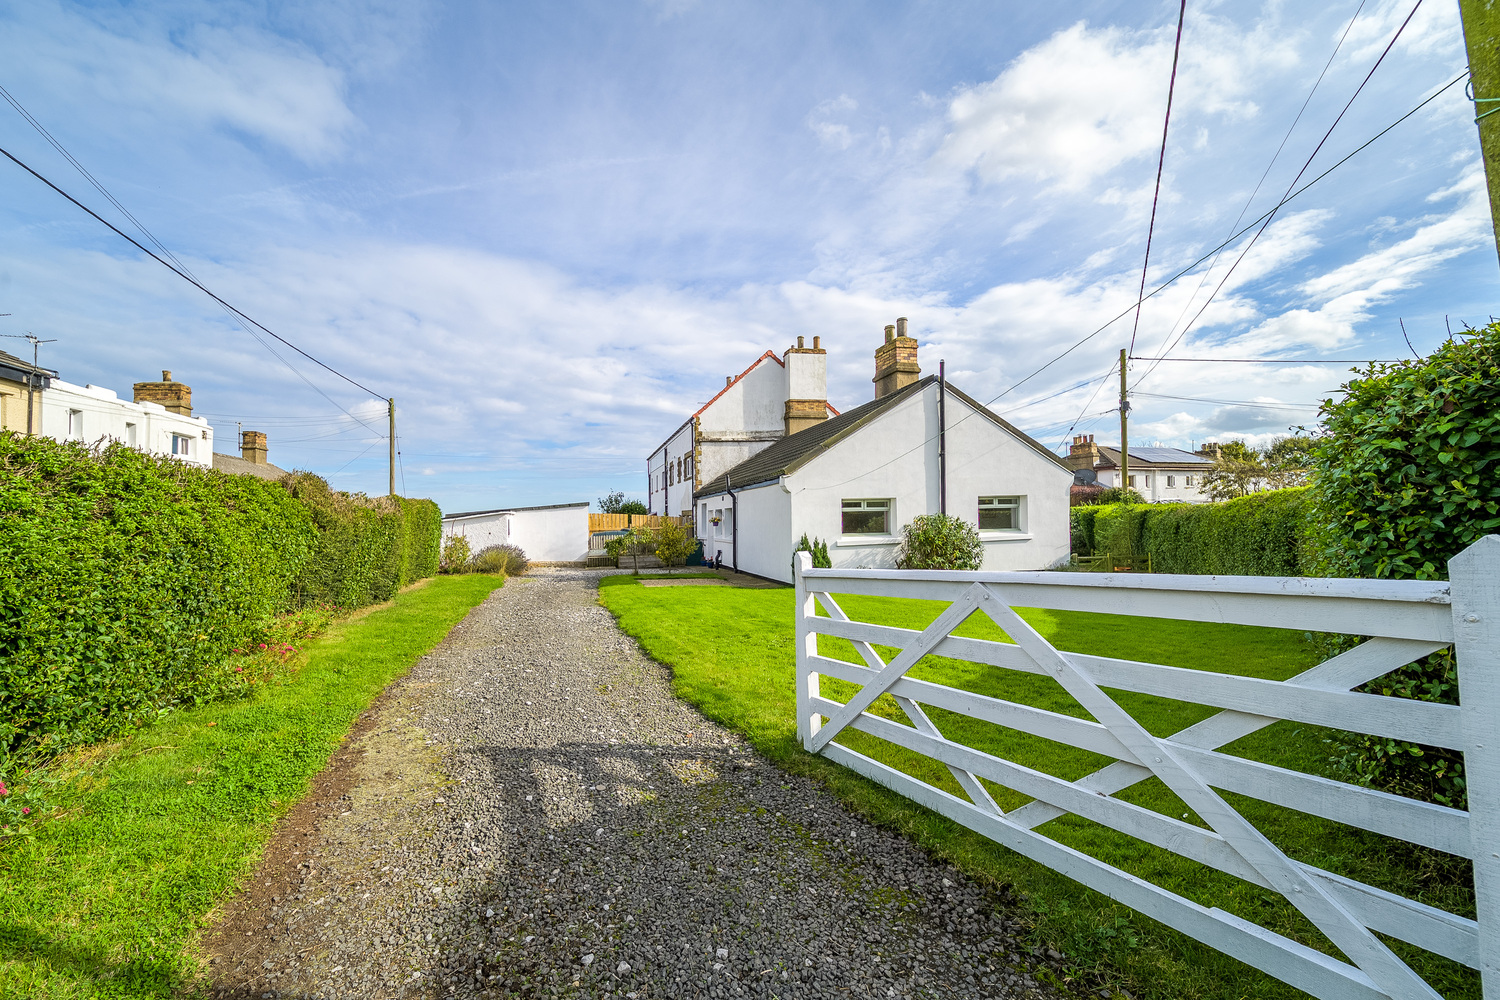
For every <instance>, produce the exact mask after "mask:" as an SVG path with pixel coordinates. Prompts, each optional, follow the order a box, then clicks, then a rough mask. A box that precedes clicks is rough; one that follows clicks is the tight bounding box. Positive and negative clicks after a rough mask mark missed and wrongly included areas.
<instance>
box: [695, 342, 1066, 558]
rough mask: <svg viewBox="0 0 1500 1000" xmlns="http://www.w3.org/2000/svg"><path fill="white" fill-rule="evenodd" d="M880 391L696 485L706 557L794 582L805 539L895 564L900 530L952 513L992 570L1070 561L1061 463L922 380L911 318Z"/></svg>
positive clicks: (884, 362) (879, 355)
mask: <svg viewBox="0 0 1500 1000" xmlns="http://www.w3.org/2000/svg"><path fill="white" fill-rule="evenodd" d="M873 381H874V383H875V398H874V399H873V400H872V401H870V402H868V403H865V404H863V405H862V406H858V407H855V408H854V409H851V410H849V411H847V412H845V413H842V414H838V415H836V416H831V417H829V418H828V419H827V420H823V421H819V422H818V423H816V424H814V425H812V426H810V427H807V428H805V429H802V430H798V431H796V432H795V433H788V434H787V435H785V436H784V437H782V438H781V439H780V440H777V441H776V442H774V443H772V444H770V445H768V446H766V447H764V448H763V449H761V450H759V451H757V452H756V453H755V454H754V455H752V456H750V457H748V458H746V459H745V460H744V461H742V462H740V463H738V464H737V465H735V466H733V467H732V468H729V469H725V470H724V471H723V472H722V473H721V474H719V475H717V476H714V477H712V478H710V479H708V480H707V481H706V482H705V483H704V485H703V486H702V487H700V488H699V489H698V490H697V491H696V493H695V494H694V501H695V508H694V509H695V530H696V532H697V535H698V537H699V538H701V539H702V540H703V549H704V555H705V557H707V558H713V557H715V556H716V555H717V556H719V557H720V558H721V559H722V560H723V561H724V563H725V564H726V565H730V566H733V567H734V568H736V569H738V570H741V571H744V572H748V573H754V574H756V575H758V576H764V577H769V578H771V579H775V580H784V581H790V580H791V576H792V571H791V565H792V552H793V549H794V546H795V545H796V544H797V542H798V540H799V539H800V538H801V537H802V535H803V534H806V535H808V537H809V538H821V539H823V540H824V541H826V542H827V543H828V552H829V558H830V559H831V560H832V562H833V565H834V566H835V567H871V568H875V567H889V566H893V565H895V561H896V553H897V548H898V546H899V544H900V541H901V528H902V526H903V525H905V524H907V523H909V522H910V521H911V520H912V518H914V517H916V516H917V515H918V514H929V513H938V512H946V513H948V514H951V515H955V516H957V517H961V518H963V519H964V520H967V521H969V522H970V523H972V524H973V525H974V526H975V527H976V528H977V529H978V531H979V537H980V540H981V541H982V543H983V546H984V568H985V569H997V570H998V569H1044V568H1047V567H1050V566H1055V565H1058V564H1060V563H1063V562H1066V561H1067V559H1068V550H1069V538H1068V489H1069V487H1070V486H1071V485H1072V482H1073V471H1072V469H1071V468H1070V467H1069V466H1068V464H1067V463H1066V462H1064V461H1063V459H1061V458H1059V457H1058V456H1057V455H1054V454H1053V453H1052V452H1051V451H1049V450H1048V449H1047V448H1046V447H1045V446H1043V445H1042V444H1040V443H1039V442H1037V441H1035V440H1033V439H1032V438H1031V437H1029V436H1027V435H1026V434H1025V433H1023V432H1022V431H1020V430H1018V429H1017V428H1015V427H1013V426H1012V425H1011V424H1009V423H1007V422H1006V421H1005V420H1003V419H1001V418H1000V417H999V416H997V415H996V414H995V413H993V412H992V411H990V410H989V409H988V408H986V407H985V406H984V405H982V404H981V403H979V402H977V401H975V400H974V399H973V398H971V397H970V396H968V395H967V394H966V393H964V392H962V391H961V390H959V389H958V388H956V387H955V386H953V385H952V384H951V383H948V382H947V381H946V380H945V379H942V378H940V377H938V376H932V375H929V376H927V377H925V378H923V377H922V373H921V367H920V365H919V363H918V359H917V341H916V339H915V338H913V337H909V336H907V330H906V320H905V319H900V320H897V322H896V324H895V325H893V326H888V327H886V331H885V342H884V343H882V344H881V345H880V347H879V348H878V349H877V350H876V351H875V377H874V379H873Z"/></svg>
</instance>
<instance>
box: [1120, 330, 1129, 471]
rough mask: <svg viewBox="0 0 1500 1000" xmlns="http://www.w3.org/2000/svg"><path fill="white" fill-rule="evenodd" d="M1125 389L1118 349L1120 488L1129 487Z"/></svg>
mask: <svg viewBox="0 0 1500 1000" xmlns="http://www.w3.org/2000/svg"><path fill="white" fill-rule="evenodd" d="M1127 392H1128V390H1127V389H1126V387H1125V348H1123V347H1122V348H1121V349H1120V488H1121V489H1124V488H1125V487H1127V486H1129V485H1130V434H1129V429H1128V427H1127V425H1128V424H1129V423H1130V399H1129V397H1128V396H1127V395H1126V393H1127Z"/></svg>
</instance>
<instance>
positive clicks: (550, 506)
mask: <svg viewBox="0 0 1500 1000" xmlns="http://www.w3.org/2000/svg"><path fill="white" fill-rule="evenodd" d="M588 505H589V502H588V501H587V500H580V501H579V502H577V503H544V504H541V505H539V506H536V507H496V508H495V509H494V510H469V511H464V512H463V513H462V514H444V515H443V520H444V521H452V520H454V519H455V518H460V517H479V516H480V515H481V514H519V513H521V512H522V511H525V510H562V509H564V508H566V507H587V506H588Z"/></svg>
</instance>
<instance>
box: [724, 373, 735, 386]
mask: <svg viewBox="0 0 1500 1000" xmlns="http://www.w3.org/2000/svg"><path fill="white" fill-rule="evenodd" d="M732 385H734V376H733V375H725V376H724V388H726V389H728V388H729V387H730V386H732Z"/></svg>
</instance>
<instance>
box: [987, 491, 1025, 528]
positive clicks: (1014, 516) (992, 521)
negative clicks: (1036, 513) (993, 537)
mask: <svg viewBox="0 0 1500 1000" xmlns="http://www.w3.org/2000/svg"><path fill="white" fill-rule="evenodd" d="M979 527H980V529H981V530H984V531H1015V530H1017V529H1019V528H1020V527H1021V498H1020V497H980V498H979Z"/></svg>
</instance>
